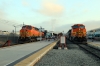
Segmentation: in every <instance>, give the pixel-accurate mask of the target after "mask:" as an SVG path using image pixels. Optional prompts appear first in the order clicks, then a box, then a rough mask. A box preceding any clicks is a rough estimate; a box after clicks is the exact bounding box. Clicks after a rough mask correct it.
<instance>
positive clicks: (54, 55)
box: [35, 49, 100, 66]
mask: <svg viewBox="0 0 100 66" xmlns="http://www.w3.org/2000/svg"><path fill="white" fill-rule="evenodd" d="M35 66H100V59H98V58H95V57H94V56H92V55H90V54H89V53H87V52H84V51H82V50H79V49H67V50H65V49H52V50H50V51H49V52H48V53H47V54H46V55H45V56H43V57H42V58H41V59H40V61H39V62H38V63H36V64H35Z"/></svg>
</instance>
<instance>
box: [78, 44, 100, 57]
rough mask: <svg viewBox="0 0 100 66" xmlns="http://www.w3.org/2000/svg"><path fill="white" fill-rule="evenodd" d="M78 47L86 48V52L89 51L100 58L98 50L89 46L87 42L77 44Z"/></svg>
mask: <svg viewBox="0 0 100 66" xmlns="http://www.w3.org/2000/svg"><path fill="white" fill-rule="evenodd" d="M77 45H78V46H79V47H81V48H82V49H84V50H86V51H87V52H89V53H91V54H92V55H94V56H95V57H97V58H99V59H100V50H99V49H96V48H93V47H90V46H88V45H87V44H86V45H84V44H77Z"/></svg>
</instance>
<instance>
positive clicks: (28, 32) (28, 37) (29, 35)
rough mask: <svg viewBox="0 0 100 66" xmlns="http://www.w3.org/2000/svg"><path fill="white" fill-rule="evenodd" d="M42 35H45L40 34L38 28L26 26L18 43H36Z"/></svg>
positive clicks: (23, 27) (21, 31)
mask: <svg viewBox="0 0 100 66" xmlns="http://www.w3.org/2000/svg"><path fill="white" fill-rule="evenodd" d="M40 35H41V37H43V36H44V33H43V32H40V31H39V29H38V28H36V27H33V26H31V25H24V26H22V28H21V30H20V36H19V39H18V43H23V42H32V41H36V40H37V38H38V37H40Z"/></svg>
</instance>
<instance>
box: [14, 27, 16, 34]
mask: <svg viewBox="0 0 100 66" xmlns="http://www.w3.org/2000/svg"><path fill="white" fill-rule="evenodd" d="M14 27H15V35H16V26H14Z"/></svg>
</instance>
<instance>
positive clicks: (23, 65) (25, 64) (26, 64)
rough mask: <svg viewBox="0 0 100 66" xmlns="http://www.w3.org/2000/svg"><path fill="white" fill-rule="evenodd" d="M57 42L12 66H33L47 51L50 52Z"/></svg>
mask: <svg viewBox="0 0 100 66" xmlns="http://www.w3.org/2000/svg"><path fill="white" fill-rule="evenodd" d="M57 42H58V41H55V42H53V43H51V44H50V45H48V46H46V47H45V48H43V49H41V50H40V51H38V52H36V53H35V54H33V55H31V56H29V57H28V58H26V59H24V60H22V61H21V62H19V63H17V64H16V65H14V66H34V64H35V63H36V62H38V61H39V60H40V59H41V58H42V57H43V56H44V55H45V54H46V53H47V52H48V51H49V50H51V49H52V48H53V47H54V46H55V45H56V43H57Z"/></svg>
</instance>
